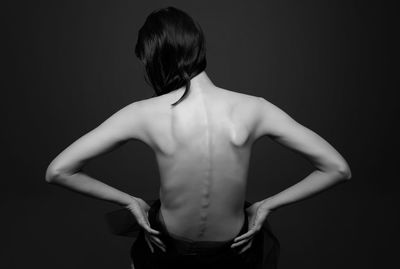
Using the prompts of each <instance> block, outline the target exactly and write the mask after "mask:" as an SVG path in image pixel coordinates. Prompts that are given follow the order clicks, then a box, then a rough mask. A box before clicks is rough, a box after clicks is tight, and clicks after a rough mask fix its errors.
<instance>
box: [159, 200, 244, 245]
mask: <svg viewBox="0 0 400 269" xmlns="http://www.w3.org/2000/svg"><path fill="white" fill-rule="evenodd" d="M174 213H175V212H174V211H172V212H171V211H168V210H164V209H163V207H162V206H161V207H160V209H159V211H158V213H157V219H158V221H159V222H160V223H161V224H162V226H163V227H162V228H163V229H164V232H165V233H166V234H168V235H169V236H170V237H171V238H174V239H176V240H180V241H185V242H187V243H194V242H201V244H203V245H205V246H207V245H209V243H210V242H212V243H216V244H217V243H218V242H219V243H221V244H223V243H224V242H225V243H226V242H230V241H232V240H233V239H234V238H235V237H237V236H238V234H239V233H240V231H241V229H243V226H245V228H246V229H247V224H246V225H245V223H247V217H246V216H247V215H246V212H245V210H244V208H243V207H242V209H241V211H240V212H237V213H236V214H233V215H231V214H228V213H227V212H226V211H225V212H215V211H214V212H206V211H203V212H201V211H197V212H189V214H179V213H178V214H174Z"/></svg>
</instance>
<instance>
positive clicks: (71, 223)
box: [0, 0, 399, 269]
mask: <svg viewBox="0 0 400 269" xmlns="http://www.w3.org/2000/svg"><path fill="white" fill-rule="evenodd" d="M168 5H173V6H175V7H177V8H180V9H183V10H184V11H186V12H188V13H189V14H190V15H192V16H193V18H194V19H195V20H197V21H198V22H199V23H200V24H201V26H202V28H203V30H204V32H205V35H206V41H207V59H208V68H207V70H206V72H207V74H208V75H209V76H210V78H211V79H212V80H213V82H214V83H215V84H216V85H217V86H220V87H223V88H226V89H229V90H233V91H238V92H243V93H246V94H251V95H257V96H263V97H264V98H266V99H267V100H269V101H271V102H272V103H274V104H276V105H277V106H279V107H281V108H282V109H283V110H285V111H286V112H287V113H289V114H290V115H291V116H292V117H293V118H295V119H296V120H297V121H299V122H300V123H302V124H303V125H305V126H307V127H309V128H310V129H312V130H314V131H315V132H317V133H318V134H320V135H321V136H322V137H324V138H325V139H326V140H327V141H328V142H330V143H331V144H332V145H333V146H334V147H335V148H336V149H337V150H338V151H339V152H340V153H341V154H342V155H343V156H344V157H345V159H346V160H347V161H348V163H349V164H350V167H351V170H352V173H353V177H352V179H351V181H349V182H347V183H345V184H341V185H337V186H335V187H334V188H332V189H330V190H328V191H325V192H323V193H321V194H319V195H317V196H315V197H312V198H310V199H307V200H304V201H301V202H299V203H296V204H293V205H290V206H287V207H283V208H281V209H279V210H278V211H276V212H274V213H273V214H271V215H270V216H269V221H270V223H271V225H272V228H273V231H274V233H275V234H276V235H277V237H278V238H279V239H280V242H281V246H282V249H281V251H282V252H281V259H280V266H279V267H280V268H282V269H284V268H307V269H311V268H325V269H328V268H332V269H333V268H335V269H337V268H343V269H347V268H384V267H385V266H389V265H390V263H391V262H392V261H393V260H395V256H394V255H396V254H395V250H396V248H397V249H398V244H397V243H396V240H397V238H398V231H397V230H398V227H399V221H398V219H397V217H398V208H397V206H396V203H395V195H396V193H398V188H397V187H396V186H398V182H397V181H398V178H396V177H395V176H394V173H393V174H392V173H391V172H392V171H394V170H395V168H396V166H395V162H394V159H393V157H392V156H394V155H395V153H396V151H395V145H397V143H398V142H397V141H396V140H395V137H394V129H395V127H396V124H397V123H396V121H395V116H394V115H395V114H394V113H395V109H396V106H395V102H396V99H394V98H392V97H391V96H390V95H389V94H388V93H389V91H390V90H391V89H393V88H394V87H392V86H391V85H390V83H389V79H390V77H389V68H388V61H389V55H390V53H389V52H388V44H389V41H388V37H389V35H394V34H397V32H390V31H389V30H388V29H387V24H388V21H387V20H388V15H387V12H386V7H385V4H384V3H383V2H367V1H226V0H225V1H193V2H192V1H147V3H146V2H145V1H140V2H139V1H25V2H22V1H13V2H8V3H6V4H5V5H4V6H3V8H2V13H3V15H2V18H3V23H2V26H3V27H5V29H4V30H3V31H2V36H3V41H2V47H3V49H2V59H3V61H2V63H3V67H4V70H5V71H3V72H2V75H3V79H2V96H3V97H2V102H1V103H2V116H3V117H2V125H1V126H2V135H3V139H2V141H3V146H2V159H3V160H2V165H3V169H2V179H1V181H0V187H1V188H0V189H1V193H0V194H1V197H0V199H1V200H0V202H1V203H0V209H1V223H0V225H1V229H0V233H1V234H0V238H1V241H2V244H1V248H2V249H1V251H0V257H1V258H0V267H1V268H58V269H62V268H68V269H69V268H98V269H100V268H129V263H130V261H129V248H130V246H131V243H132V240H131V239H129V238H123V237H117V236H113V235H111V234H110V233H109V232H108V230H107V227H106V224H105V222H104V219H103V216H104V214H105V213H106V212H108V211H111V210H114V209H117V208H118V206H116V205H114V204H111V203H107V202H104V201H100V200H96V199H91V198H88V197H86V196H83V195H81V194H78V193H74V192H71V191H68V190H66V189H64V188H61V187H58V186H55V185H49V184H47V183H46V182H45V180H44V175H45V170H46V168H47V166H48V164H49V163H50V161H51V160H52V159H53V158H54V157H55V156H56V155H57V154H58V153H59V152H61V151H62V150H63V149H64V148H65V147H67V146H68V145H69V144H71V143H72V142H73V141H74V140H76V139H77V138H79V137H80V136H82V135H83V134H85V133H86V132H88V131H90V130H91V129H93V128H95V127H96V126H97V125H98V124H100V123H101V122H102V121H103V120H105V119H106V118H107V117H109V116H110V115H111V114H112V113H114V112H116V111H117V110H119V109H120V108H122V107H123V106H125V105H127V104H129V103H132V102H134V101H138V100H141V99H144V98H149V97H150V96H151V95H152V94H153V92H152V89H151V88H150V87H149V86H148V85H147V84H145V82H144V79H143V67H142V66H141V64H140V63H139V61H138V60H137V59H136V58H135V56H134V53H133V47H134V44H135V42H136V38H137V31H138V30H139V28H140V26H141V25H142V24H143V23H144V20H145V18H146V16H147V15H148V14H149V13H150V12H151V11H153V10H154V9H156V8H160V7H165V6H168ZM312 169H313V167H312V166H311V165H310V163H308V162H307V161H306V160H305V159H303V158H302V157H301V156H299V155H297V154H295V153H293V152H291V151H289V150H287V149H286V148H283V147H282V146H280V145H278V144H276V143H274V142H272V141H270V140H268V139H267V138H265V139H262V140H260V141H258V142H257V143H256V144H255V145H254V149H253V153H252V159H251V165H250V171H249V183H248V190H247V200H249V201H251V202H254V201H257V200H260V199H264V198H266V197H268V196H270V195H273V194H275V193H277V192H279V191H281V190H283V189H284V188H287V187H289V186H291V185H293V184H294V183H296V182H298V181H299V180H301V179H303V178H304V177H305V176H307V175H308V174H309V173H310V172H311V171H312ZM86 171H87V172H88V174H89V175H91V176H93V177H95V178H96V179H99V180H101V181H103V182H105V183H107V184H110V185H112V186H114V187H116V188H119V189H121V190H123V191H125V192H128V193H131V194H132V195H134V196H138V197H141V198H143V199H152V198H154V199H155V198H157V197H158V184H159V182H158V176H159V175H158V171H157V166H156V163H155V158H154V155H153V153H152V151H151V150H150V148H148V147H147V146H146V145H145V144H143V143H140V142H130V143H128V144H127V145H125V146H123V147H121V148H118V149H117V150H115V151H113V152H111V153H109V154H107V155H104V156H100V157H98V158H96V160H94V161H93V162H91V163H89V164H88V165H87V166H86Z"/></svg>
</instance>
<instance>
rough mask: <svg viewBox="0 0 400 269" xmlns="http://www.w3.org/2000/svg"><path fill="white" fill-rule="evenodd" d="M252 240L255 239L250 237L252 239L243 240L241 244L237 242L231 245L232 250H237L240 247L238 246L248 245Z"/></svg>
mask: <svg viewBox="0 0 400 269" xmlns="http://www.w3.org/2000/svg"><path fill="white" fill-rule="evenodd" d="M252 238H253V237H250V238H246V239H243V240H241V241H239V242H236V243H234V244H232V245H231V248H236V247H238V246H241V245H243V244H246V243H247V242H249V241H250V240H251V239H252Z"/></svg>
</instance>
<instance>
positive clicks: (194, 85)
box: [190, 71, 215, 90]
mask: <svg viewBox="0 0 400 269" xmlns="http://www.w3.org/2000/svg"><path fill="white" fill-rule="evenodd" d="M210 86H215V85H214V83H213V82H212V81H211V79H210V78H209V77H208V75H207V73H206V72H205V71H202V72H201V73H199V74H198V75H196V76H195V77H193V78H192V79H191V80H190V89H191V90H192V89H193V90H198V89H200V90H201V89H204V88H207V87H210Z"/></svg>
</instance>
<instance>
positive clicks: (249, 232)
mask: <svg viewBox="0 0 400 269" xmlns="http://www.w3.org/2000/svg"><path fill="white" fill-rule="evenodd" d="M256 232H257V231H256V229H255V228H252V229H250V230H249V231H247V232H246V233H244V234H242V235H241V236H238V237H236V238H235V239H234V240H233V241H234V242H238V241H241V240H243V239H247V238H249V237H250V236H252V235H253V234H255V233H256Z"/></svg>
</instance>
